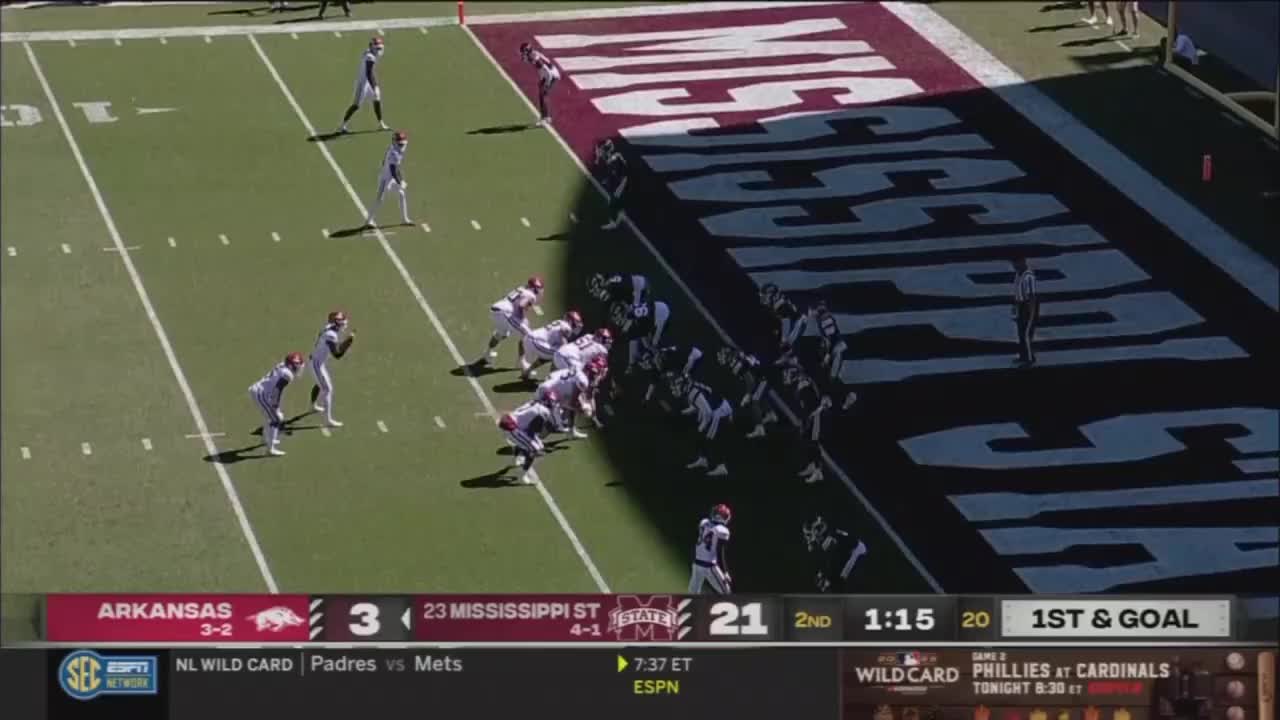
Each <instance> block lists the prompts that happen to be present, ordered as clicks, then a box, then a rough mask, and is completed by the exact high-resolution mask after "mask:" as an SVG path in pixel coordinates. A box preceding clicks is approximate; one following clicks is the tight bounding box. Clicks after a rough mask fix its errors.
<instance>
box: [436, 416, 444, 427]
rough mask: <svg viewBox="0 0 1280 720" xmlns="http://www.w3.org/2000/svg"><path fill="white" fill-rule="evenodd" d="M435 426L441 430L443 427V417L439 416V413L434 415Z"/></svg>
mask: <svg viewBox="0 0 1280 720" xmlns="http://www.w3.org/2000/svg"><path fill="white" fill-rule="evenodd" d="M436 426H437V427H439V428H440V429H441V430H443V429H444V418H442V417H440V416H439V415H437V416H436Z"/></svg>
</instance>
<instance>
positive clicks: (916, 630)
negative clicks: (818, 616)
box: [845, 596, 956, 642]
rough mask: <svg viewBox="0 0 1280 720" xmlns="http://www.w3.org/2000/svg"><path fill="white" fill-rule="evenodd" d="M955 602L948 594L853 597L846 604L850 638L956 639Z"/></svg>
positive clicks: (846, 619)
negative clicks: (946, 595)
mask: <svg viewBox="0 0 1280 720" xmlns="http://www.w3.org/2000/svg"><path fill="white" fill-rule="evenodd" d="M955 622H956V621H955V604H954V602H953V601H952V600H950V599H948V598H946V597H938V598H932V597H928V596H916V597H889V596H884V597H862V598H858V597H853V598H849V599H848V603H847V605H846V606H845V633H846V635H847V636H848V640H850V641H854V642H857V641H867V640H911V641H939V642H941V641H947V640H954V639H955V635H956V629H955Z"/></svg>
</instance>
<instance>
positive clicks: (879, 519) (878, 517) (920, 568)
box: [463, 26, 943, 593]
mask: <svg viewBox="0 0 1280 720" xmlns="http://www.w3.org/2000/svg"><path fill="white" fill-rule="evenodd" d="M463 30H465V31H466V33H467V36H468V37H470V38H471V41H472V42H473V43H475V45H476V47H477V48H479V49H480V52H481V53H483V54H484V56H485V57H486V58H488V59H489V62H490V63H492V64H493V68H494V70H495V71H497V73H498V75H499V76H500V77H502V78H503V79H504V80H506V81H507V83H508V84H509V85H510V86H511V89H512V90H513V91H514V92H515V94H516V96H517V97H519V98H520V99H521V100H523V101H524V104H525V106H526V107H527V108H528V109H529V112H530V113H531V114H532V115H533V116H534V117H537V115H538V109H537V108H536V107H534V105H533V101H531V100H530V99H529V98H528V97H527V96H525V94H524V93H523V92H521V91H520V87H519V86H518V85H516V83H515V80H513V79H512V78H511V76H509V75H507V73H506V71H505V70H503V69H502V66H501V65H500V64H498V61H497V60H496V59H494V57H493V55H492V54H490V52H489V49H488V48H486V47H485V46H484V43H482V42H480V38H478V37H476V34H475V33H473V32H472V31H471V29H470V28H468V27H466V26H463ZM548 130H549V132H551V136H552V137H554V138H555V139H556V141H557V142H559V143H560V147H561V148H563V149H564V151H565V153H566V154H567V155H568V156H569V157H570V158H571V159H572V160H573V162H574V164H576V165H577V166H578V169H579V170H581V171H582V175H583V177H585V178H586V179H587V180H588V181H589V182H590V183H591V185H592V186H594V187H595V189H596V191H597V192H598V193H599V194H600V195H601V197H604V198H608V197H609V193H608V191H607V190H605V188H604V186H603V185H601V184H600V181H599V180H596V178H595V176H593V175H592V174H591V171H590V170H588V169H587V167H586V166H585V165H583V164H582V160H581V158H579V157H578V155H577V154H576V153H575V152H573V148H571V147H569V143H567V142H566V141H565V139H564V137H563V136H561V135H560V132H559V131H558V130H556V129H555V127H554V126H552V127H551V128H549V129H548ZM570 217H572V214H570ZM622 219H623V222H625V223H626V225H627V227H628V228H630V230H631V232H632V233H633V234H634V235H635V236H636V237H637V238H639V239H640V242H641V243H642V244H643V245H644V246H645V248H646V249H647V250H648V251H649V254H650V255H652V256H653V258H654V260H656V261H657V263H658V265H660V266H661V267H662V269H663V270H665V271H666V273H667V275H668V276H670V277H671V280H672V281H673V282H675V284H676V285H677V286H678V287H679V288H680V289H681V290H682V291H684V294H685V296H686V297H688V298H689V301H690V302H691V303H693V306H694V307H695V308H697V309H698V312H700V313H702V316H703V317H704V318H706V320H707V322H708V323H710V325H711V327H712V329H714V330H715V331H716V333H717V334H718V335H719V336H720V339H721V340H722V341H724V343H725V344H727V345H732V346H734V347H737V343H735V342H734V341H733V339H732V338H730V337H729V334H728V333H727V332H725V331H724V328H723V327H721V326H720V323H719V322H717V321H716V319H715V318H714V317H713V316H712V315H711V312H710V311H709V310H707V308H706V306H705V305H703V304H702V301H701V300H699V299H698V296H697V295H696V294H694V292H693V290H692V289H691V288H690V287H689V286H688V285H687V284H685V282H684V279H683V278H681V277H680V275H679V274H677V273H676V271H675V270H674V269H673V268H672V267H671V265H669V264H668V263H667V260H666V258H664V257H663V256H662V253H660V252H658V249H657V248H656V247H654V246H653V243H651V242H649V238H648V237H646V236H645V234H644V233H643V232H641V230H640V228H639V227H637V226H636V225H635V223H633V222H632V221H631V218H630V217H628V216H627V214H626V213H625V212H623V214H622ZM574 221H575V222H576V221H577V220H576V218H575V219H574ZM769 395H770V398H771V399H772V400H773V403H774V405H777V406H778V409H779V410H780V411H781V412H782V414H783V415H785V416H786V418H787V420H788V421H789V422H790V423H791V424H792V425H794V426H796V427H800V426H801V422H800V419H799V418H797V417H796V415H795V413H793V412H791V408H790V407H788V406H787V404H786V403H785V402H783V401H782V398H781V397H779V396H778V393H777V392H776V391H774V390H770V391H769ZM822 460H823V462H824V463H825V464H826V465H827V467H829V468H831V470H832V472H834V473H835V474H836V476H837V477H839V478H840V480H841V482H843V483H844V485H845V487H846V488H848V489H849V492H850V493H852V494H853V496H854V497H855V498H857V500H858V502H859V503H861V504H862V506H863V508H864V509H865V510H866V511H867V514H868V515H870V516H871V517H872V518H874V519H875V521H876V523H877V524H879V525H880V528H881V529H882V530H884V532H885V535H887V536H888V537H889V538H890V539H891V540H892V541H893V543H894V544H895V545H897V546H898V550H899V551H901V552H902V555H903V557H905V558H906V559H907V561H908V562H910V563H911V566H912V567H913V568H915V571H916V572H917V573H918V574H919V575H920V577H921V578H922V579H923V580H924V581H925V582H926V583H928V584H929V587H931V588H932V589H933V591H934V592H939V593H940V592H943V590H942V585H941V584H939V583H938V581H937V580H936V579H934V577H933V575H932V574H930V573H929V570H928V569H927V568H925V566H924V563H922V562H920V559H919V558H917V557H916V555H915V553H913V552H912V551H911V548H909V547H907V544H906V543H905V542H903V540H902V537H901V536H899V535H898V533H897V531H896V530H894V529H893V527H892V526H891V525H889V521H888V520H887V519H885V517H884V515H882V514H881V513H880V511H879V510H877V509H876V508H875V506H874V505H872V504H871V501H870V500H869V499H867V496H866V495H864V494H863V493H862V490H860V489H859V488H858V486H857V485H856V484H854V482H853V480H852V479H850V478H849V476H848V474H846V473H845V471H844V469H843V468H841V467H840V466H839V465H837V464H836V462H835V460H834V459H832V457H831V456H830V455H829V454H827V450H826V448H823V449H822Z"/></svg>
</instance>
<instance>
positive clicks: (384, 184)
mask: <svg viewBox="0 0 1280 720" xmlns="http://www.w3.org/2000/svg"><path fill="white" fill-rule="evenodd" d="M408 150H409V136H408V135H406V134H405V133H404V131H398V132H396V134H395V135H394V136H392V138H391V147H389V148H387V154H386V155H383V156H382V170H381V171H380V172H379V173H378V194H377V196H376V197H375V198H374V199H373V203H372V204H371V205H370V206H369V216H368V217H366V218H365V219H364V226H365V227H366V228H371V227H373V226H374V224H373V218H374V216H375V215H377V214H378V208H380V207H382V197H383V196H384V195H385V194H386V192H387V190H388V189H394V190H395V192H396V194H397V195H399V196H400V222H402V223H404V224H405V225H412V224H413V221H412V220H410V219H409V198H408V197H407V196H406V195H405V194H404V191H405V190H408V189H409V181H407V180H405V179H404V155H405V153H406V152H408Z"/></svg>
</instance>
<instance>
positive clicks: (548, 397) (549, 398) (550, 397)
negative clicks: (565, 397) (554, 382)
mask: <svg viewBox="0 0 1280 720" xmlns="http://www.w3.org/2000/svg"><path fill="white" fill-rule="evenodd" d="M541 402H542V404H543V405H546V406H547V407H555V406H556V405H557V404H558V403H559V402H560V393H558V392H556V391H555V390H548V391H547V392H546V393H545V394H543V396H542V400H541Z"/></svg>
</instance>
